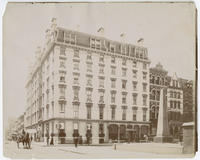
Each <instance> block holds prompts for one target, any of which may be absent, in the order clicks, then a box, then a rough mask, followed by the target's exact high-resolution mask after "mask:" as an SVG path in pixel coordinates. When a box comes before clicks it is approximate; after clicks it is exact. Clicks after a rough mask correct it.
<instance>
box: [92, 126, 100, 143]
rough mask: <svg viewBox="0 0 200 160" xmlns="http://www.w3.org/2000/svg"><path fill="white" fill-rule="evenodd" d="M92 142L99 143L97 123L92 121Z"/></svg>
mask: <svg viewBox="0 0 200 160" xmlns="http://www.w3.org/2000/svg"><path fill="white" fill-rule="evenodd" d="M92 144H99V125H98V123H96V122H93V123H92Z"/></svg>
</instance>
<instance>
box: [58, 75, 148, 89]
mask: <svg viewBox="0 0 200 160" xmlns="http://www.w3.org/2000/svg"><path fill="white" fill-rule="evenodd" d="M86 78H87V82H86V85H87V86H92V76H86ZM116 81H117V79H116V78H111V80H110V82H111V88H116ZM60 82H65V75H64V74H62V75H60ZM73 84H77V85H79V75H75V76H74V79H73ZM104 84H105V78H104V77H99V88H104ZM121 84H122V85H121V86H122V89H127V80H122V83H121ZM132 86H133V90H134V91H137V89H138V82H137V81H133V82H132ZM142 86H143V92H147V90H148V88H147V87H148V84H147V83H142Z"/></svg>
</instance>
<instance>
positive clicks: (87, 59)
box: [60, 50, 148, 70]
mask: <svg viewBox="0 0 200 160" xmlns="http://www.w3.org/2000/svg"><path fill="white" fill-rule="evenodd" d="M60 54H61V55H63V54H64V55H65V53H64V52H60ZM74 58H79V52H78V51H77V50H74ZM64 61H65V60H63V62H62V63H64ZM86 61H92V55H91V53H88V54H87V57H86ZM99 62H100V63H104V55H100V56H99ZM115 63H116V57H114V56H111V64H115ZM132 63H133V67H137V66H138V65H137V61H135V60H133V61H132ZM126 64H127V59H126V58H122V65H123V66H126ZM147 68H148V64H147V63H146V62H143V69H144V70H146V69H147Z"/></svg>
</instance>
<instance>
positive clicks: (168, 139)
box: [153, 137, 173, 143]
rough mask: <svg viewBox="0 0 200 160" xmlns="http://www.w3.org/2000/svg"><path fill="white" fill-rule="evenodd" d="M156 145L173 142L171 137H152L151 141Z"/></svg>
mask: <svg viewBox="0 0 200 160" xmlns="http://www.w3.org/2000/svg"><path fill="white" fill-rule="evenodd" d="M153 141H154V142H156V143H168V142H169V143H171V142H172V141H173V138H172V137H154V139H153Z"/></svg>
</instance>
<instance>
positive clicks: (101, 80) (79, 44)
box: [25, 19, 150, 144]
mask: <svg viewBox="0 0 200 160" xmlns="http://www.w3.org/2000/svg"><path fill="white" fill-rule="evenodd" d="M149 64H150V61H149V59H148V51H147V48H145V47H143V46H136V45H133V44H128V43H122V42H117V41H113V40H108V39H106V38H104V37H98V36H94V35H89V34H85V33H81V32H78V31H73V30H68V29H65V28H60V27H57V25H56V19H53V20H52V26H51V29H49V30H47V31H46V46H45V47H44V49H41V48H38V49H37V51H36V62H35V64H34V66H33V68H32V70H31V72H30V74H29V78H28V81H27V84H26V88H27V109H26V114H25V128H26V129H29V128H32V129H36V130H37V134H36V138H37V139H39V140H43V139H44V137H46V136H48V135H54V137H55V138H54V139H55V141H57V140H59V139H60V137H64V138H65V142H68V143H70V142H72V141H73V134H74V133H79V135H81V136H82V137H83V140H84V139H85V138H86V134H87V133H91V134H90V135H91V140H92V143H94V144H95V143H101V142H108V141H109V140H120V141H125V140H127V139H128V140H130V141H138V140H139V139H140V138H143V136H144V135H147V134H149V131H150V130H149V124H150V121H149V115H150V109H149Z"/></svg>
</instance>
